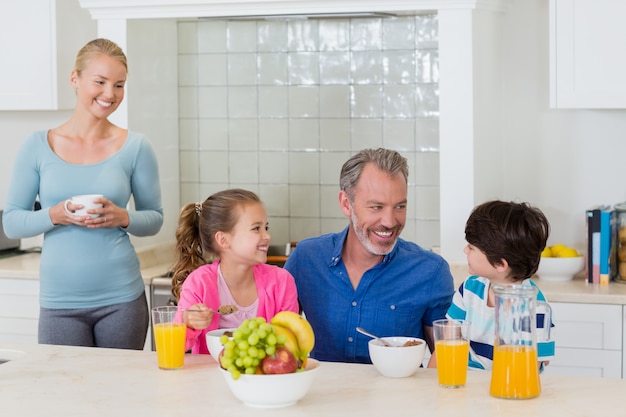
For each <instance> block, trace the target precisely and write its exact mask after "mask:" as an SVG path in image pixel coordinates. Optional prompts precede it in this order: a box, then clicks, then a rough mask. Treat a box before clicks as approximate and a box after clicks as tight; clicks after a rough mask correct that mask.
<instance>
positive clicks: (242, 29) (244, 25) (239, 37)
mask: <svg viewBox="0 0 626 417" xmlns="http://www.w3.org/2000/svg"><path fill="white" fill-rule="evenodd" d="M256 43H257V29H256V21H254V20H252V21H233V20H230V21H228V22H227V23H226V48H227V50H228V51H229V52H256V50H257V47H256Z"/></svg>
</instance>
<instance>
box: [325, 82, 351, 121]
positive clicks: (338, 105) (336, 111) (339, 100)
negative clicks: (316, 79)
mask: <svg viewBox="0 0 626 417" xmlns="http://www.w3.org/2000/svg"><path fill="white" fill-rule="evenodd" d="M319 101H320V103H319V107H320V113H319V115H320V117H327V118H349V117H350V87H349V86H347V85H323V86H320V88H319Z"/></svg>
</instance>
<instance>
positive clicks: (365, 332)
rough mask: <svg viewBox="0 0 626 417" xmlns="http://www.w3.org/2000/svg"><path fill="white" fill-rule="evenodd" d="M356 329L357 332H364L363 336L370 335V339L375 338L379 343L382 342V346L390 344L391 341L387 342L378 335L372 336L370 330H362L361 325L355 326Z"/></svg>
mask: <svg viewBox="0 0 626 417" xmlns="http://www.w3.org/2000/svg"><path fill="white" fill-rule="evenodd" d="M356 331H357V332H359V333H361V334H364V335H365V336H369V337H371V338H372V339H375V340H378V341H380V343H382V345H383V346H391V343H389V342H387V341H386V340H385V339H382V338H380V337H378V336H374V335H373V334H371V333H370V332H367V331H365V330H364V329H363V328H361V327H357V328H356Z"/></svg>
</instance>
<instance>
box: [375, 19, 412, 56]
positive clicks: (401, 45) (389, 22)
mask: <svg viewBox="0 0 626 417" xmlns="http://www.w3.org/2000/svg"><path fill="white" fill-rule="evenodd" d="M414 46H415V17H414V16H406V17H393V18H390V19H382V48H383V49H411V48H413V47H414Z"/></svg>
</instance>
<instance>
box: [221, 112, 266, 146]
mask: <svg viewBox="0 0 626 417" xmlns="http://www.w3.org/2000/svg"><path fill="white" fill-rule="evenodd" d="M258 131H259V129H258V120H257V119H256V118H255V119H230V120H229V123H228V150H230V151H253V152H256V151H257V150H258V149H259V140H258V136H259V132H258Z"/></svg>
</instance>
